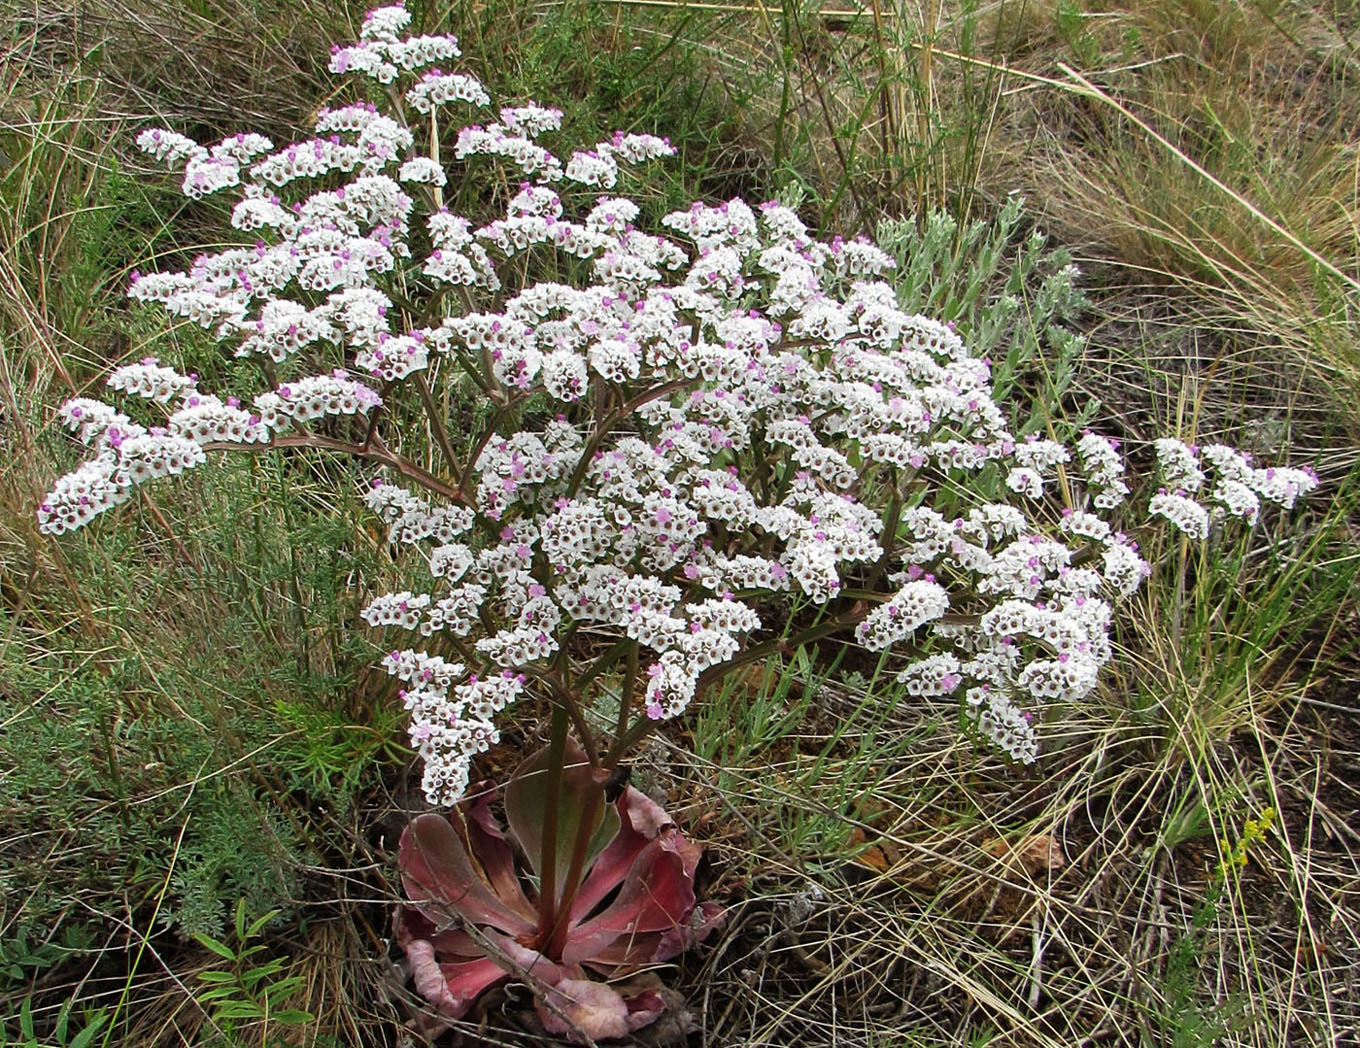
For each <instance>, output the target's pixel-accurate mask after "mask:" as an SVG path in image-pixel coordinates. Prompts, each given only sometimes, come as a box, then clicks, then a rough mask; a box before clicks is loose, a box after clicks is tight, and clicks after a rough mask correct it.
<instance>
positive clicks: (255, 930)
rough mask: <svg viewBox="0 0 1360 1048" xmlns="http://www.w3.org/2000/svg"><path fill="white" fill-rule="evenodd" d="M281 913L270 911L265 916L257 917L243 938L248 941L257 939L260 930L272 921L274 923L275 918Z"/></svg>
mask: <svg viewBox="0 0 1360 1048" xmlns="http://www.w3.org/2000/svg"><path fill="white" fill-rule="evenodd" d="M279 912H280V911H279V910H270V911H269V912H268V913H266V914H265V915H264V916H262V917H256V918H255V919H254V920H253V921H251V922H250V927H249V928H247V929H246V933H245V935H244V936H243V938H246V939H253V938H255V936H257V935H259V934H260V930H261V929H262V928H263V927H264V926H265V925H266V924H268V923H269V922H270V921H272V920H273V919H274V918H275V917H277V916H278V915H279Z"/></svg>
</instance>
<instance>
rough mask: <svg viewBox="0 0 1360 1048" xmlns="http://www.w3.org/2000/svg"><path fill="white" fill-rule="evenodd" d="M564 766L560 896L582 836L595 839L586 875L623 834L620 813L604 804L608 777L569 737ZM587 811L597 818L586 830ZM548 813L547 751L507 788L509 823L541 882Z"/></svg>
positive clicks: (533, 759)
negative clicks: (592, 864) (606, 848)
mask: <svg viewBox="0 0 1360 1048" xmlns="http://www.w3.org/2000/svg"><path fill="white" fill-rule="evenodd" d="M563 763H564V765H565V767H564V768H563V769H562V786H561V789H560V790H559V791H558V796H557V847H556V849H555V854H554V856H553V861H554V863H555V867H554V868H555V869H556V871H557V881H556V883H557V890H558V892H559V893H560V892H561V891H562V888H563V882H564V881H565V880H566V876H567V869H568V867H569V866H570V865H571V853H572V849H573V848H574V847H575V845H576V840H577V838H578V836H579V835H581V834H583V833H584V834H586V835H588V836H589V838H590V841H589V844H588V846H587V849H586V861H585V865H584V866H583V867H582V872H583V873H584V872H585V871H587V870H589V869H590V866H591V863H592V862H594V861H595V858H596V856H598V855H599V854H600V852H602V851H604V849H605V847H606V846H607V845H608V844H609V842H610V841H612V840H613V839H614V838H615V837H616V836H617V835H618V832H619V815H618V812H616V811H615V810H614V808H613V806H612V805H609V804H606V803H604V783H605V779H606V778H607V776H605V775H604V774H603V773H602V772H601V771H600V770H599V769H597V768H592V767H591V766H590V764H589V762H588V761H587V759H586V754H585V751H584V750H582V749H581V747H580V745H579V744H578V743H577V742H576V740H575V739H571V738H568V739H567V743H566V749H565V751H564V752H563ZM588 810H593V812H594V813H595V818H594V819H592V820H591V823H590V825H589V826H586V825H583V824H584V822H585V819H586V812H587V811H588ZM547 812H548V750H547V749H542V750H540V751H539V752H538V753H536V754H534V755H533V756H532V757H530V758H529V759H528V760H526V761H525V762H524V763H523V764H521V765H520V766H519V768H518V769H516V771H515V774H514V775H513V776H512V777H511V779H510V781H509V782H508V783H507V784H506V787H505V821H506V822H507V823H509V824H510V832H511V833H512V834H514V836H515V838H516V839H517V840H518V841H519V843H520V846H521V847H522V848H523V849H524V851H525V854H526V855H527V856H528V857H529V862H530V864H531V865H532V866H533V868H534V872H535V873H537V874H538V875H539V877H540V878H541V877H542V876H543V870H542V869H541V866H542V864H543V829H544V825H545V823H546V821H547Z"/></svg>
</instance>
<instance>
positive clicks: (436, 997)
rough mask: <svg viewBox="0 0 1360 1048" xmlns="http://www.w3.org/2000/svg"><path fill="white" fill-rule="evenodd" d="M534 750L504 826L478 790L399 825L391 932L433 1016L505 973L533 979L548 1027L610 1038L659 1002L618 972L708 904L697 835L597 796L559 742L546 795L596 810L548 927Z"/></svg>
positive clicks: (693, 922) (652, 1014)
mask: <svg viewBox="0 0 1360 1048" xmlns="http://www.w3.org/2000/svg"><path fill="white" fill-rule="evenodd" d="M543 757H544V755H542V754H540V755H538V756H537V757H535V758H532V759H531V760H530V761H529V762H528V763H527V764H526V766H525V767H524V768H521V769H520V770H519V771H518V772H517V773H516V775H515V776H514V777H513V778H512V780H511V784H510V786H509V787H507V789H506V791H505V803H506V818H507V821H508V823H509V825H510V827H511V830H510V835H509V837H507V835H506V834H505V833H504V832H503V831H502V829H501V827H500V826H499V825H498V824H497V822H496V819H495V817H494V815H493V813H492V808H491V804H492V797H493V796H494V794H493V792H491V791H487V792H485V793H483V794H481V795H480V796H478V797H477V798H475V799H469V800H467V801H464V802H462V803H461V804H459V805H457V806H456V807H455V808H454V809H453V810H452V811H451V812H450V813H449V814H448V815H447V816H446V815H436V814H427V815H421V816H418V817H417V818H416V819H415V820H414V821H413V822H412V823H411V825H410V826H409V827H407V829H406V831H405V833H403V835H402V839H401V846H400V851H399V857H398V864H399V867H400V870H401V876H402V883H403V885H404V887H405V889H406V895H407V898H409V899H410V900H411V904H410V905H409V906H406V907H403V908H402V909H401V910H400V912H399V913H398V915H397V933H396V935H397V944H398V945H399V946H400V947H401V948H402V949H403V950H404V951H405V953H406V958H407V962H408V964H409V965H410V968H411V972H412V976H413V979H414V982H415V986H416V989H417V991H418V992H419V993H420V994H421V995H422V996H423V997H424V998H425V999H426V1000H427V1001H428V1002H429V1003H430V1004H431V1005H432V1006H433V1007H434V1009H435V1011H436V1012H437V1013H438V1014H439V1015H440V1016H441V1017H442V1018H443V1019H446V1020H454V1019H459V1018H461V1017H462V1016H464V1015H465V1014H466V1013H467V1011H468V1009H469V1008H470V1007H471V1006H472V1004H473V1002H475V1001H476V999H477V998H478V997H479V996H480V995H481V994H482V993H484V992H485V991H486V990H488V989H490V988H491V987H492V986H495V985H497V984H499V983H501V982H504V981H505V980H507V979H517V980H520V981H523V982H525V983H527V984H528V985H530V986H531V987H533V989H534V990H535V996H536V1000H537V1009H538V1012H539V1016H540V1018H541V1019H542V1021H543V1024H544V1026H545V1027H546V1028H547V1029H548V1031H549V1032H550V1033H553V1034H561V1035H567V1036H570V1037H580V1036H581V1035H582V1034H584V1035H586V1036H588V1037H590V1038H591V1039H592V1040H605V1039H610V1038H618V1037H624V1036H626V1035H627V1034H629V1033H631V1032H632V1031H635V1030H637V1029H640V1028H641V1027H643V1026H646V1025H648V1024H649V1023H651V1022H653V1021H655V1020H656V1019H657V1017H658V1016H659V1015H660V1014H661V1012H662V1011H663V1010H664V1008H665V1003H664V1000H663V998H662V997H661V996H660V995H659V994H658V993H657V992H656V991H655V989H653V988H652V984H650V983H647V982H636V983H630V982H629V981H628V977H629V976H632V975H635V974H636V973H638V972H640V971H642V970H644V969H648V968H651V967H654V966H656V965H658V964H661V963H663V962H665V961H668V960H671V959H672V958H674V957H676V956H678V955H679V954H680V953H681V952H683V951H684V950H686V949H688V948H689V947H690V946H692V945H694V944H695V943H697V942H699V941H701V940H702V939H703V938H704V937H705V936H706V935H708V934H709V932H710V931H712V930H713V928H714V927H715V926H716V925H717V923H718V921H719V920H720V919H721V916H722V911H721V908H720V907H718V906H716V905H715V904H713V903H702V904H700V903H696V900H695V894H694V875H695V870H696V868H697V866H698V862H699V858H700V855H701V849H700V848H699V846H698V845H696V844H694V843H692V842H691V841H689V840H688V839H686V838H685V837H684V836H683V835H682V834H681V833H680V831H679V830H678V829H677V828H676V827H675V825H674V824H673V823H672V822H671V820H670V818H669V817H668V816H667V815H666V813H665V811H664V810H662V808H661V807H660V806H659V805H657V804H656V803H655V802H654V801H652V800H650V799H648V798H647V797H646V796H644V795H643V794H642V793H641V792H639V791H638V790H636V789H633V788H631V787H629V788H625V789H624V790H623V791H622V793H621V794H620V795H619V796H618V798H617V799H616V800H615V801H614V802H613V803H612V804H611V805H608V806H606V805H605V804H604V801H603V793H604V784H603V782H602V781H601V779H600V777H599V776H597V775H595V774H594V773H593V772H592V769H590V767H589V765H588V763H587V762H586V759H585V754H584V752H583V751H582V750H581V749H580V748H579V747H578V746H576V745H575V744H574V743H569V746H568V753H567V757H568V767H567V769H566V775H565V777H564V782H563V789H562V790H561V792H560V794H559V801H558V803H559V805H560V806H561V808H562V810H563V812H564V813H565V812H570V813H574V814H575V815H576V816H577V817H580V816H582V814H583V813H588V812H591V811H594V812H595V813H596V818H595V819H594V820H593V828H594V832H593V833H591V834H590V837H591V838H592V840H593V846H592V847H591V848H590V850H589V852H588V855H587V859H586V863H585V867H586V869H585V873H584V876H583V877H582V878H581V880H580V882H579V885H578V886H577V887H576V888H575V889H574V894H573V895H572V897H570V898H564V897H562V896H561V895H559V897H558V898H557V900H556V903H557V905H558V907H559V908H560V909H559V912H560V914H561V917H560V924H559V926H557V927H553V928H549V929H543V928H542V927H541V926H540V919H539V916H540V913H541V912H542V908H541V906H540V900H538V899H536V898H534V895H535V893H536V891H537V889H536V888H535V885H539V886H541V885H542V884H543V881H542V878H541V873H542V871H541V869H539V862H538V859H537V858H536V857H537V856H539V854H540V845H541V840H540V839H539V838H540V835H541V832H542V826H543V824H544V819H543V818H542V811H541V808H542V805H543V804H544V803H545V796H544V795H545V793H546V789H545V785H544V774H543V773H544V763H545V762H544V759H543ZM563 840H564V841H569V836H568V835H563ZM517 860H518V861H517ZM563 868H565V865H564V866H563ZM529 869H532V870H534V871H535V872H536V873H537V874H538V875H539V876H538V877H536V878H535V879H534V880H533V881H527V880H526V879H525V878H524V877H523V876H522V875H521V871H527V870H529ZM545 933H546V934H545Z"/></svg>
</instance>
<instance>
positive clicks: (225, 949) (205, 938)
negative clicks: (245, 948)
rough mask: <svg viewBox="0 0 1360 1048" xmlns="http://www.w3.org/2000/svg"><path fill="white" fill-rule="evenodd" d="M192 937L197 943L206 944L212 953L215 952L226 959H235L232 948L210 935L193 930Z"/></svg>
mask: <svg viewBox="0 0 1360 1048" xmlns="http://www.w3.org/2000/svg"><path fill="white" fill-rule="evenodd" d="M194 938H195V939H197V940H198V942H199V945H201V946H206V947H207V948H208V949H210V950H212V952H213V953H215V954H217V956H219V957H222V958H224V959H225V960H228V961H235V960H236V954H235V952H234V951H233V950H232V948H231V947H230V946H228V945H227V944H226V943H224V942H220V941H219V940H217V939H214V938H213V937H212V936H211V935H204V934H203V933H202V932H194Z"/></svg>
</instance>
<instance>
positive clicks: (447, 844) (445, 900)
mask: <svg viewBox="0 0 1360 1048" xmlns="http://www.w3.org/2000/svg"><path fill="white" fill-rule="evenodd" d="M397 867H398V868H399V869H400V871H401V881H402V884H403V885H404V886H405V888H406V895H407V897H408V898H409V899H410V900H411V902H412V903H413V904H414V905H415V906H416V908H417V909H419V910H420V912H421V913H422V914H424V915H425V916H426V917H427V918H428V919H429V920H431V921H433V922H434V923H435V924H436V925H437V926H444V925H447V924H449V923H450V922H451V921H454V920H464V921H470V922H472V923H474V924H483V925H490V926H491V927H493V928H499V929H500V930H502V931H505V932H509V933H511V934H515V935H518V934H522V933H527V932H529V931H531V930H532V929H533V922H532V921H531V920H529V919H527V918H526V917H524V916H522V915H521V914H519V913H516V912H515V910H514V909H512V908H511V906H509V905H507V903H506V902H505V901H503V900H502V899H501V898H500V897H499V896H498V895H497V894H496V893H495V892H493V891H492V890H491V888H490V886H489V885H488V884H487V882H486V881H485V880H483V879H482V877H481V875H480V874H479V873H478V871H477V869H476V868H475V867H474V865H473V863H472V860H471V859H470V858H469V857H468V853H467V850H466V848H465V847H464V844H463V840H462V838H461V837H460V836H459V835H458V833H457V832H456V831H455V830H454V828H453V826H452V825H450V823H449V820H448V819H446V818H444V817H443V816H441V815H434V814H429V813H427V814H425V815H418V816H416V818H415V819H414V820H412V822H411V825H410V826H408V827H406V831H405V832H404V833H403V834H402V835H401V844H400V846H399V849H398V858H397Z"/></svg>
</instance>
